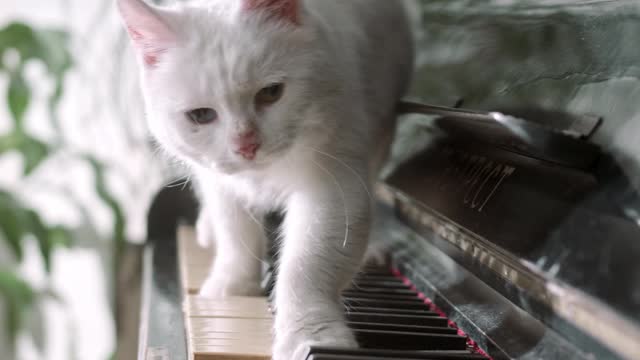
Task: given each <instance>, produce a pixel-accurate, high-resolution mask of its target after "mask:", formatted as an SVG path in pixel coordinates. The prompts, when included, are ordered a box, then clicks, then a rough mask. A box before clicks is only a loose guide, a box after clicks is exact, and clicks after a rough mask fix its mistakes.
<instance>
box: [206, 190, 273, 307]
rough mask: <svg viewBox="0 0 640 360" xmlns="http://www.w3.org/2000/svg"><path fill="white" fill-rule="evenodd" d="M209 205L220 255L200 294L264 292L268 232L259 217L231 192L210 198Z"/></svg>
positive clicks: (209, 296)
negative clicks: (263, 272) (263, 275)
mask: <svg viewBox="0 0 640 360" xmlns="http://www.w3.org/2000/svg"><path fill="white" fill-rule="evenodd" d="M205 209H206V211H207V213H206V216H207V221H208V222H209V226H208V228H209V229H211V230H212V232H213V235H214V237H215V251H216V258H215V259H214V262H213V265H212V267H211V271H210V273H209V276H208V277H207V279H206V281H205V282H204V284H203V286H202V288H201V289H200V296H204V297H208V298H221V297H226V296H258V295H261V293H262V289H261V287H260V279H261V275H262V259H264V257H265V253H266V236H265V234H264V231H263V228H262V226H261V225H260V224H258V221H259V220H258V219H256V217H255V216H254V215H252V214H250V213H249V210H248V209H245V208H244V207H243V206H241V205H240V204H239V203H238V201H237V200H236V199H235V198H233V197H232V196H230V195H223V194H220V195H216V196H215V197H214V198H209V199H206V206H205Z"/></svg>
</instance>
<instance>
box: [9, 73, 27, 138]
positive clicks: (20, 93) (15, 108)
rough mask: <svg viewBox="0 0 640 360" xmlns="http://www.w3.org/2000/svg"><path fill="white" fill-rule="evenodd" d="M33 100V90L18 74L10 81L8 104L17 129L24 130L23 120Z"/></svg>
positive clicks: (12, 76)
mask: <svg viewBox="0 0 640 360" xmlns="http://www.w3.org/2000/svg"><path fill="white" fill-rule="evenodd" d="M30 100H31V89H29V87H28V86H27V84H26V83H25V81H24V78H23V77H22V75H21V74H20V73H19V72H17V73H14V74H12V75H11V77H10V79H9V90H8V92H7V103H8V104H9V112H10V113H11V115H12V116H13V120H14V122H15V127H16V129H22V120H23V118H24V114H25V112H26V111H27V107H28V106H29V102H30Z"/></svg>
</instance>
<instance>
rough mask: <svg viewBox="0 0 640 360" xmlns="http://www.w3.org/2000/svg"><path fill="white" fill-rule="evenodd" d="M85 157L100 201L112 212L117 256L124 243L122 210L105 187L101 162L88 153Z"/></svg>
mask: <svg viewBox="0 0 640 360" xmlns="http://www.w3.org/2000/svg"><path fill="white" fill-rule="evenodd" d="M85 159H86V160H87V161H88V162H89V164H90V165H91V168H92V170H93V174H94V176H95V188H96V191H97V193H98V196H99V197H100V199H101V200H102V201H104V203H105V204H106V205H107V206H108V207H109V209H111V213H112V214H113V223H114V225H113V237H114V240H115V247H116V258H117V256H118V254H120V251H121V250H122V248H123V247H124V245H125V243H126V235H125V217H124V212H123V211H122V208H121V207H120V204H118V201H117V200H116V199H115V198H114V197H113V195H111V193H110V192H109V190H108V189H107V184H106V182H105V177H104V169H103V167H102V164H101V163H100V162H99V161H98V160H97V159H96V158H94V157H92V156H90V155H87V156H85Z"/></svg>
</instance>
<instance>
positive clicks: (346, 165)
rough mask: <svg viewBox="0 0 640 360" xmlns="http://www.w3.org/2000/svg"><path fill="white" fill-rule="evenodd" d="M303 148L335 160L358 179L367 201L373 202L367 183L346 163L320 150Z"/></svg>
mask: <svg viewBox="0 0 640 360" xmlns="http://www.w3.org/2000/svg"><path fill="white" fill-rule="evenodd" d="M305 147H306V148H308V149H309V150H311V151H314V152H316V153H318V154H320V155H324V156H326V157H328V158H329V159H332V160H335V161H336V162H337V163H338V164H340V165H342V166H344V167H345V168H347V169H348V170H349V171H351V172H352V173H353V174H354V175H355V176H356V178H357V179H358V181H360V184H361V185H362V186H363V187H364V190H365V191H366V192H367V195H368V196H369V200H371V201H373V196H372V195H371V192H370V191H369V187H368V186H367V183H366V182H365V181H364V179H363V178H362V176H360V174H358V172H357V171H356V170H355V169H354V168H352V167H351V166H349V165H348V164H347V163H345V162H344V161H342V160H340V159H338V158H337V157H335V156H333V155H331V154H328V153H325V152H322V151H320V150H317V149H314V148H312V147H309V146H305Z"/></svg>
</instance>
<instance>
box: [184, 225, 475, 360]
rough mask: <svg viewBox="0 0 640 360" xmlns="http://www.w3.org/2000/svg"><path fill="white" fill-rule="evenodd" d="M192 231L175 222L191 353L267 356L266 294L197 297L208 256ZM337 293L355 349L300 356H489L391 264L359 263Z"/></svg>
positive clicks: (197, 358) (313, 359) (200, 356)
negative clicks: (350, 280)
mask: <svg viewBox="0 0 640 360" xmlns="http://www.w3.org/2000/svg"><path fill="white" fill-rule="evenodd" d="M194 235H195V234H194V231H193V229H192V228H190V227H181V228H180V230H179V233H178V258H179V267H180V276H181V279H182V293H183V311H184V318H185V323H186V324H185V326H186V332H187V338H188V344H187V346H188V350H189V358H190V359H194V360H268V359H270V358H271V344H272V341H273V338H272V332H271V330H272V322H273V314H272V312H271V310H270V307H269V299H268V298H267V297H230V298H226V299H222V300H210V299H203V298H200V297H198V296H197V295H196V294H197V291H198V289H199V288H200V286H201V285H202V283H203V281H204V279H205V278H206V274H207V271H208V269H209V266H210V259H209V258H210V256H209V253H208V250H206V249H202V248H200V247H199V246H198V245H197V243H196V242H195V236H194ZM343 296H344V302H345V314H346V318H347V321H348V324H349V326H350V327H351V328H352V329H353V330H354V333H355V335H356V338H357V340H358V343H359V344H360V347H361V348H360V349H340V348H330V347H314V348H311V349H309V351H308V354H307V355H306V356H305V358H304V359H300V360H365V359H371V360H376V359H379V360H382V359H387V360H391V359H393V360H410V359H411V360H418V359H430V360H439V359H443V360H444V359H447V360H463V359H464V360H467V359H469V360H472V359H488V357H487V356H485V355H484V354H482V353H481V351H480V350H478V348H477V347H475V346H474V343H473V342H472V341H470V340H469V339H468V338H467V337H466V336H465V335H464V333H462V332H461V331H460V330H458V329H457V328H456V327H455V324H453V323H452V322H451V321H449V320H448V319H447V318H446V317H445V316H444V314H443V313H442V312H440V311H438V309H436V308H435V307H434V306H433V305H432V304H431V303H430V302H429V300H428V299H425V298H424V296H421V295H420V294H418V293H416V291H415V289H413V288H412V287H411V286H410V284H408V282H407V281H406V280H402V278H400V277H399V276H398V274H393V273H392V272H391V270H388V269H380V268H369V269H365V271H364V272H363V273H362V274H359V275H358V276H357V277H356V278H355V279H354V283H353V286H352V287H351V288H349V289H347V290H345V291H344V293H343ZM292 360H298V359H292Z"/></svg>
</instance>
